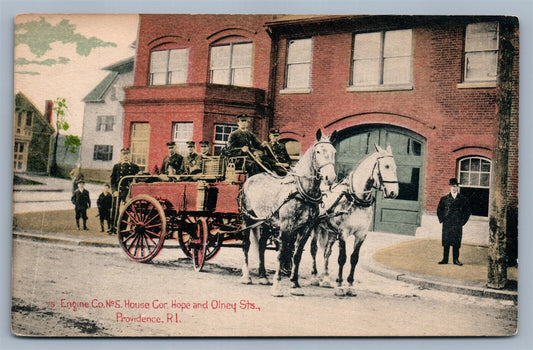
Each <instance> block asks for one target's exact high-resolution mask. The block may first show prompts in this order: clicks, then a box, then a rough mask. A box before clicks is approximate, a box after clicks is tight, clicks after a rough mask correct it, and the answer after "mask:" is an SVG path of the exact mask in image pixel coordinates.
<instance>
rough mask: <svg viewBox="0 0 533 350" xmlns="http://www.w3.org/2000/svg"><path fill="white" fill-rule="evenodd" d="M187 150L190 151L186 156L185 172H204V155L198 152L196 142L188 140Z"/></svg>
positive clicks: (191, 173)
mask: <svg viewBox="0 0 533 350" xmlns="http://www.w3.org/2000/svg"><path fill="white" fill-rule="evenodd" d="M187 150H188V151H189V153H188V154H187V156H186V157H185V161H184V163H185V172H186V173H187V174H190V175H194V174H198V173H201V172H202V157H200V155H199V154H198V153H196V143H195V142H194V141H187Z"/></svg>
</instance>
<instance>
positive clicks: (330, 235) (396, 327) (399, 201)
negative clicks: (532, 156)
mask: <svg viewBox="0 0 533 350" xmlns="http://www.w3.org/2000/svg"><path fill="white" fill-rule="evenodd" d="M14 35H15V39H14V45H15V48H14V49H15V50H14V52H15V58H14V79H15V81H14V91H13V98H14V100H13V101H14V102H13V103H14V111H13V136H14V144H13V184H14V185H13V248H12V249H13V250H12V253H13V254H12V255H13V262H12V296H11V297H12V300H11V329H12V333H13V334H14V335H16V336H20V337H187V338H190V337H192V338H205V337H231V338H234V337H268V338H277V337H436V336H438V337H441V336H444V337H487V336H491V337H492V336H513V335H515V334H517V329H518V328H517V324H518V292H517V290H518V288H517V286H518V224H517V223H518V101H519V100H518V87H519V59H518V57H519V50H520V45H519V21H518V18H516V17H510V16H500V15H491V16H470V15H469V16H403V15H357V14H353V15H281V14H261V15H259V14H257V15H255V14H225V15H223V14H194V15H193V14H20V15H18V16H17V17H16V18H15V23H14Z"/></svg>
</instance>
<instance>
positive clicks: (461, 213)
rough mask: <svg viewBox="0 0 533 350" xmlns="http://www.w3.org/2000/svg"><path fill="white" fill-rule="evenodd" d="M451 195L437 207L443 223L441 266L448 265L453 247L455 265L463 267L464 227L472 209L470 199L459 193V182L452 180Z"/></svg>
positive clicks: (443, 198) (440, 220) (441, 200)
mask: <svg viewBox="0 0 533 350" xmlns="http://www.w3.org/2000/svg"><path fill="white" fill-rule="evenodd" d="M449 183H450V186H451V188H450V193H448V194H447V195H445V196H444V197H442V198H441V199H440V201H439V206H438V207H437V216H438V218H439V222H440V223H442V246H443V247H444V251H443V256H442V260H441V261H439V264H447V263H448V256H449V255H450V246H452V247H453V263H454V264H455V265H458V266H462V265H463V263H461V262H460V261H459V249H460V248H461V240H462V238H463V226H464V225H465V224H466V223H467V221H468V219H469V218H470V214H471V208H470V203H469V202H468V199H467V198H466V197H465V196H463V195H462V194H461V193H459V182H458V181H457V179H455V178H453V179H450V182H449Z"/></svg>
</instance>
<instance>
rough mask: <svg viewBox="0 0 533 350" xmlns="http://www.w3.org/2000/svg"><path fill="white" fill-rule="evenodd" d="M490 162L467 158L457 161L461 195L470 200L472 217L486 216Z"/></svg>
mask: <svg viewBox="0 0 533 350" xmlns="http://www.w3.org/2000/svg"><path fill="white" fill-rule="evenodd" d="M490 177H491V161H490V160H488V159H486V158H482V157H467V158H463V159H461V160H460V161H459V182H460V187H461V193H462V194H464V195H465V196H466V197H468V199H469V200H470V205H471V206H472V215H478V216H488V213H489V193H490Z"/></svg>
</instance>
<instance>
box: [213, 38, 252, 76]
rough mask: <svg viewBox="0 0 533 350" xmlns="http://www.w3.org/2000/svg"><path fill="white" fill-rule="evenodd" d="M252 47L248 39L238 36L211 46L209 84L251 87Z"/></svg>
mask: <svg viewBox="0 0 533 350" xmlns="http://www.w3.org/2000/svg"><path fill="white" fill-rule="evenodd" d="M252 46H253V45H252V43H251V42H250V40H249V39H247V38H244V37H238V36H232V37H227V38H224V39H222V40H219V41H217V42H216V43H214V44H211V48H210V51H211V60H210V66H209V73H210V82H211V83H212V84H222V85H236V86H252V51H253V50H252Z"/></svg>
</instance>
